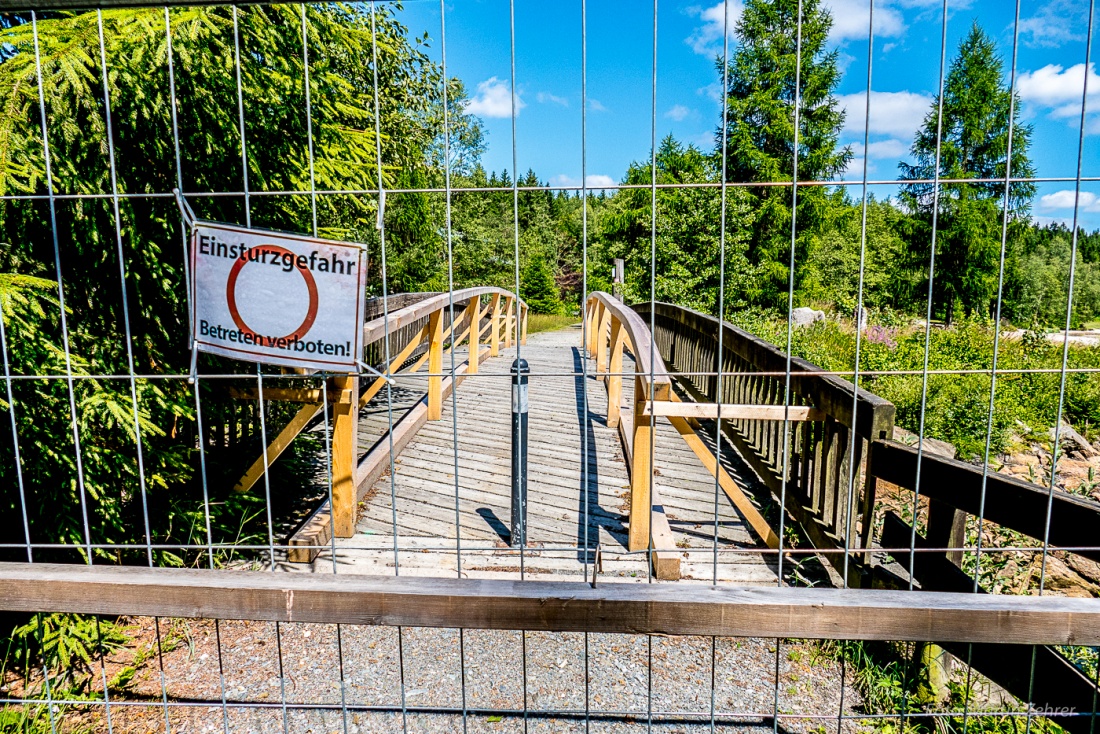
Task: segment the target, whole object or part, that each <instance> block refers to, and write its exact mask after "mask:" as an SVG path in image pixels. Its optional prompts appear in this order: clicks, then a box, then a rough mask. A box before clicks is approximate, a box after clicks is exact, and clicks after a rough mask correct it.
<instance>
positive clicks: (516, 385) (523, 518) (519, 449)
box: [511, 359, 531, 548]
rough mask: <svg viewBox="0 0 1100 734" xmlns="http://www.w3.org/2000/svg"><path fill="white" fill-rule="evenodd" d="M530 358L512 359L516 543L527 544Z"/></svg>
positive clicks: (513, 494) (513, 487)
mask: <svg viewBox="0 0 1100 734" xmlns="http://www.w3.org/2000/svg"><path fill="white" fill-rule="evenodd" d="M530 372H531V368H530V367H528V366H527V360H526V359H517V360H516V361H514V362H512V536H511V541H512V546H513V547H516V548H519V547H522V546H525V545H526V544H527V410H528V399H527V375H528V374H530Z"/></svg>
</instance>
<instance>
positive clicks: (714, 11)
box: [685, 0, 745, 56]
mask: <svg viewBox="0 0 1100 734" xmlns="http://www.w3.org/2000/svg"><path fill="white" fill-rule="evenodd" d="M744 9H745V4H744V2H743V0H725V3H724V4H723V3H721V2H720V3H718V4H717V5H712V6H711V7H709V8H700V7H692V8H688V11H687V12H688V13H689V14H690V15H694V16H696V17H698V18H699V20H701V21H702V25H699V26H697V27H696V28H695V30H693V31H692V32H691V35H690V36H688V37H687V38H686V39H685V40H686V41H687V44H688V45H689V46H691V48H692V50H693V51H695V53H697V54H704V55H706V56H712V55H714V54H716V53H717V54H720V53H722V45H723V44H722V29H723V28H727V29H728V30H729V36H730V38H733V31H734V28H735V27H736V26H737V21H738V19H740V18H741V13H742V11H744ZM727 15H728V19H727ZM731 45H732V44H731Z"/></svg>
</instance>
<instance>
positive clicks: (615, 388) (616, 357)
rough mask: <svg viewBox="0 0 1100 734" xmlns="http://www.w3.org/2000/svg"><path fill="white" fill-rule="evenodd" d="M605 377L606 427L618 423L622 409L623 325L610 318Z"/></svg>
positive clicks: (613, 426)
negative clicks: (609, 339) (606, 374)
mask: <svg viewBox="0 0 1100 734" xmlns="http://www.w3.org/2000/svg"><path fill="white" fill-rule="evenodd" d="M610 355H611V357H610V361H609V362H608V367H607V369H608V377H607V414H606V415H607V427H608V428H615V427H617V426H618V425H619V417H620V415H621V414H622V409H623V405H622V403H623V376H622V372H623V325H622V323H621V322H619V321H618V320H616V319H612V320H611V348H610ZM670 394H674V393H670Z"/></svg>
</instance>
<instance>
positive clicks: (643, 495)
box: [627, 377, 653, 551]
mask: <svg viewBox="0 0 1100 734" xmlns="http://www.w3.org/2000/svg"><path fill="white" fill-rule="evenodd" d="M643 395H644V392H643V387H642V378H641V377H635V378H634V426H633V428H634V435H633V438H632V439H631V441H630V541H629V542H628V543H627V548H628V549H629V550H632V551H640V550H645V549H646V548H649V536H650V521H651V517H652V510H653V499H652V497H651V494H652V489H653V447H652V441H653V427H652V425H651V420H652V419H651V418H649V417H647V416H644V415H642V408H643V407H644V406H645V399H644V398H643V397H642V396H643Z"/></svg>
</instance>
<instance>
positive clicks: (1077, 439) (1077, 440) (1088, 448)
mask: <svg viewBox="0 0 1100 734" xmlns="http://www.w3.org/2000/svg"><path fill="white" fill-rule="evenodd" d="M1058 438H1059V439H1061V441H1062V443H1063V444H1064V445H1065V446H1066V449H1067V450H1070V449H1072V450H1075V451H1080V452H1081V453H1082V454H1084V455H1085V456H1087V457H1088V458H1090V459H1091V458H1093V457H1096V456H1100V451H1097V450H1096V449H1095V448H1094V447H1093V445H1092V444H1091V443H1089V442H1088V441H1086V440H1085V437H1084V436H1082V435H1081V434H1080V433H1078V432H1077V431H1075V430H1073V426H1071V425H1069V424H1068V423H1063V424H1062V425H1061V427H1060V428H1059V429H1058ZM1050 440H1051V441H1053V440H1054V429H1053V428H1051V429H1050Z"/></svg>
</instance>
